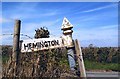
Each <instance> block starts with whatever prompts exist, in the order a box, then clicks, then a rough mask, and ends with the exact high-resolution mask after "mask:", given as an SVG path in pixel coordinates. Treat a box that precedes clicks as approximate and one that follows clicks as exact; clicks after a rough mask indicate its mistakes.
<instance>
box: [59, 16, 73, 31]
mask: <svg viewBox="0 0 120 79" xmlns="http://www.w3.org/2000/svg"><path fill="white" fill-rule="evenodd" d="M71 28H73V25H72V24H71V23H70V22H69V21H68V19H67V18H66V17H64V19H63V23H62V27H61V29H62V30H67V29H71Z"/></svg>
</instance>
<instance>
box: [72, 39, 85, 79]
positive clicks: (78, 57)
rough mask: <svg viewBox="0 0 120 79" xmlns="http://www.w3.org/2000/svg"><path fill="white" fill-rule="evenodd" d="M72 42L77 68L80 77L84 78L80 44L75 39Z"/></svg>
mask: <svg viewBox="0 0 120 79" xmlns="http://www.w3.org/2000/svg"><path fill="white" fill-rule="evenodd" d="M74 44H75V51H76V55H77V61H78V65H79V69H80V77H83V78H86V72H85V67H84V61H83V57H82V50H81V47H80V44H79V42H78V40H77V39H76V40H75V41H74Z"/></svg>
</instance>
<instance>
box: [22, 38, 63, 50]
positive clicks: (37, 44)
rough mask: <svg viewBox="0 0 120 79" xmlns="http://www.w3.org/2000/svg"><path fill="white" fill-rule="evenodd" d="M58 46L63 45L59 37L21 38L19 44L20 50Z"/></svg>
mask: <svg viewBox="0 0 120 79" xmlns="http://www.w3.org/2000/svg"><path fill="white" fill-rule="evenodd" d="M60 47H64V45H63V42H62V39H61V38H40V39H32V40H23V42H22V45H21V52H33V51H39V50H46V49H54V48H60Z"/></svg>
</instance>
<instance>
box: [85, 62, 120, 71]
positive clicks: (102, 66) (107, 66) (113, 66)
mask: <svg viewBox="0 0 120 79" xmlns="http://www.w3.org/2000/svg"><path fill="white" fill-rule="evenodd" d="M84 64H85V68H86V70H112V71H120V69H119V65H120V64H118V63H99V62H94V61H89V60H85V61H84Z"/></svg>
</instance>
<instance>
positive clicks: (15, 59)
mask: <svg viewBox="0 0 120 79" xmlns="http://www.w3.org/2000/svg"><path fill="white" fill-rule="evenodd" d="M20 26H21V21H20V20H15V26H14V35H13V54H12V61H13V62H14V63H15V66H14V70H15V71H14V76H16V69H17V64H18V55H19V52H20V50H19V41H20Z"/></svg>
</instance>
